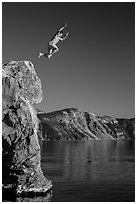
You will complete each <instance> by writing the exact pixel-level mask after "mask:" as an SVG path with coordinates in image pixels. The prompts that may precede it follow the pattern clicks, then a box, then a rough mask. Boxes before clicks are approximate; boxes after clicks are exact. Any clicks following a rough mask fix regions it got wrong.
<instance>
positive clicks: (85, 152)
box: [42, 141, 134, 182]
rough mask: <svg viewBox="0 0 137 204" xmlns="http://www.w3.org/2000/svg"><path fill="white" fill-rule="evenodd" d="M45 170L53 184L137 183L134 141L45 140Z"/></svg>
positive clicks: (43, 163)
mask: <svg viewBox="0 0 137 204" xmlns="http://www.w3.org/2000/svg"><path fill="white" fill-rule="evenodd" d="M42 168H43V171H44V172H45V174H46V175H48V176H49V177H50V179H51V180H52V181H53V182H54V181H55V182H56V181H64V180H73V181H74V180H75V181H76V180H78V181H80V180H85V179H87V180H89V179H90V180H91V181H101V180H105V181H106V180H107V181H109V180H111V181H112V180H119V179H125V180H127V179H128V180H129V179H130V180H134V142H133V141H79V142H77V141H47V142H45V141H44V142H43V144H42ZM131 175H132V176H131ZM129 177H130V178H129Z"/></svg>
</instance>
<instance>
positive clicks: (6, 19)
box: [2, 2, 135, 118]
mask: <svg viewBox="0 0 137 204" xmlns="http://www.w3.org/2000/svg"><path fill="white" fill-rule="evenodd" d="M64 23H67V27H66V28H65V29H64V35H65V34H66V33H67V32H69V36H68V37H67V38H66V39H65V40H64V41H63V42H59V43H58V47H59V51H58V52H57V53H55V54H54V55H53V57H51V60H48V59H47V58H45V57H43V58H42V57H41V58H38V56H37V55H38V52H44V53H47V50H48V42H49V41H50V39H51V38H52V37H53V36H54V34H55V33H56V32H57V30H58V29H59V28H60V27H61V26H62V25H63V24H64ZM11 60H15V61H18V60H29V61H31V62H32V63H33V64H34V67H35V70H36V73H37V75H38V77H39V78H40V79H41V83H42V91H43V100H42V102H41V103H40V104H37V106H36V107H37V108H39V109H41V110H43V111H44V112H51V111H56V110H61V109H64V108H71V107H74V108H78V109H79V110H81V111H87V112H90V113H97V114H103V115H108V116H111V117H122V118H131V117H134V116H135V5H134V3H132V2H130V3H128V2H109V3H107V2H87V3H84V2H40V3H38V2H31V3H29V2H26V3H25V2H22V3H21V2H17V3H16V2H5V3H2V62H3V63H8V62H10V61H11Z"/></svg>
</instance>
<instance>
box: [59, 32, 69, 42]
mask: <svg viewBox="0 0 137 204" xmlns="http://www.w3.org/2000/svg"><path fill="white" fill-rule="evenodd" d="M68 34H69V33H67V34H66V35H65V36H64V38H61V41H62V40H65V39H66V37H68Z"/></svg>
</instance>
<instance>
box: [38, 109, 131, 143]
mask: <svg viewBox="0 0 137 204" xmlns="http://www.w3.org/2000/svg"><path fill="white" fill-rule="evenodd" d="M38 118H39V120H40V130H41V132H42V134H43V137H45V138H47V139H58V140H60V139H68V140H82V139H88V140H92V139H96V140H103V139H107V140H116V139H125V138H132V139H134V129H135V127H134V122H135V119H116V118H112V117H108V116H103V115H99V114H93V113H87V112H81V111H79V110H78V109H75V108H70V109H64V110H60V111H55V112H51V113H45V114H44V113H41V114H38Z"/></svg>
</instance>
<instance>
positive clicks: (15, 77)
mask: <svg viewBox="0 0 137 204" xmlns="http://www.w3.org/2000/svg"><path fill="white" fill-rule="evenodd" d="M2 68H3V70H2V88H3V98H2V101H3V107H2V110H3V112H2V114H3V115H2V148H3V149H2V183H3V191H4V192H5V191H9V192H10V190H11V191H13V192H14V193H15V194H16V195H23V196H24V195H28V194H39V193H46V192H47V191H48V190H49V189H51V187H52V183H51V181H49V180H48V179H47V178H45V176H44V175H43V172H42V170H41V155H40V145H39V141H38V135H37V130H38V119H37V115H36V111H35V110H34V108H33V104H36V103H39V102H41V100H42V90H41V82H40V79H39V78H38V77H37V75H36V72H35V69H34V66H33V64H32V63H31V62H29V61H11V62H10V63H8V64H4V65H3V67H2ZM7 195H8V194H7Z"/></svg>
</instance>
